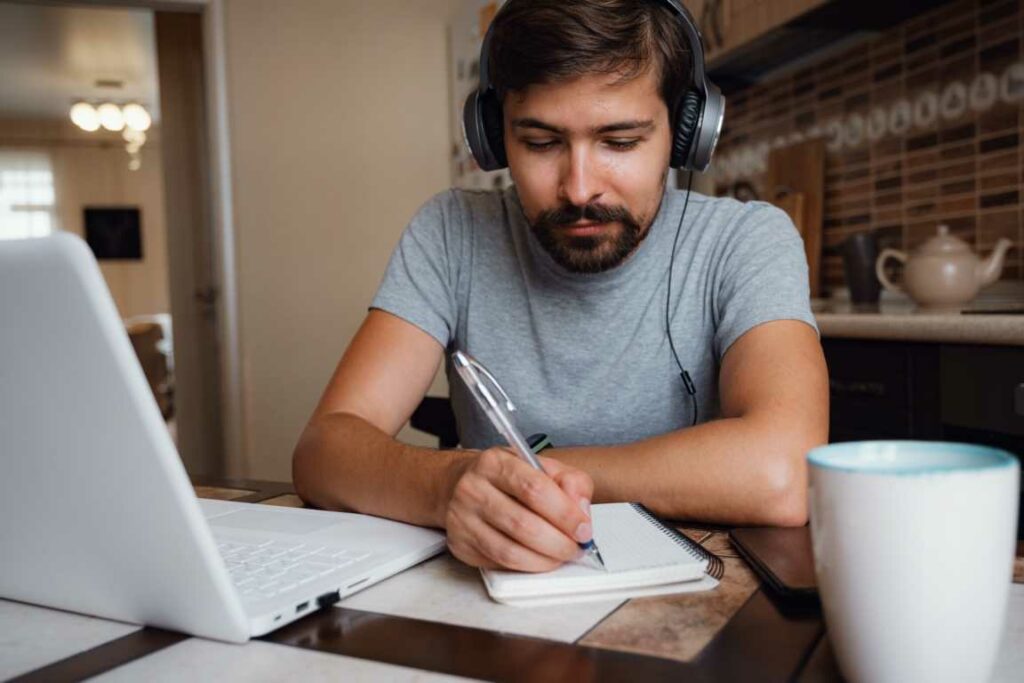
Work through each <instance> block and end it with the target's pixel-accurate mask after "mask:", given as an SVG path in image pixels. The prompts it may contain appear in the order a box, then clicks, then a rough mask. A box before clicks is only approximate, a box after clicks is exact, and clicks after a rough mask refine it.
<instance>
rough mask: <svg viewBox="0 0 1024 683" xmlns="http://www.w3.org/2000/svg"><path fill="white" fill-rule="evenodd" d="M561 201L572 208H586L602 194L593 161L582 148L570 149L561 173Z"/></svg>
mask: <svg viewBox="0 0 1024 683" xmlns="http://www.w3.org/2000/svg"><path fill="white" fill-rule="evenodd" d="M561 185H562V186H561V188H560V190H561V195H562V199H564V200H565V201H567V202H568V203H570V204H573V205H574V206H586V205H587V204H589V203H591V202H593V201H595V200H596V199H597V198H598V197H600V196H601V194H602V189H601V187H600V176H599V174H598V172H597V169H596V168H595V167H594V159H593V158H592V157H591V155H590V153H589V151H588V150H587V149H586V148H585V147H582V146H577V147H574V148H572V149H570V151H569V154H568V157H567V159H566V161H565V167H564V168H563V171H562V182H561Z"/></svg>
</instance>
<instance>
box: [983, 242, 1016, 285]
mask: <svg viewBox="0 0 1024 683" xmlns="http://www.w3.org/2000/svg"><path fill="white" fill-rule="evenodd" d="M1011 246H1013V242H1011V241H1010V240H1008V239H1006V238H1005V237H1004V238H1002V239H1000V240H999V241H998V242H996V248H995V249H994V250H993V251H992V253H991V254H989V257H988V258H987V259H985V260H984V261H981V262H980V263H978V266H977V271H976V272H977V276H978V284H979V285H980V286H981V287H988V286H989V285H990V284H992V283H993V282H995V281H996V280H998V279H999V275H1000V274H1001V273H1002V272H1003V261H1005V259H1006V252H1007V251H1009V249H1010V247H1011Z"/></svg>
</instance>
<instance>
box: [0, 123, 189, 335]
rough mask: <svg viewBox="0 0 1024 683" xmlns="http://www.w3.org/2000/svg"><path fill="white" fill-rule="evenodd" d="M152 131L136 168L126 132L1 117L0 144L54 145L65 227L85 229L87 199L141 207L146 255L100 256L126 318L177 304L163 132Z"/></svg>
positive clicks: (41, 147)
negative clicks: (170, 269)
mask: <svg viewBox="0 0 1024 683" xmlns="http://www.w3.org/2000/svg"><path fill="white" fill-rule="evenodd" d="M147 136H148V138H149V139H148V140H147V142H146V144H145V146H144V147H143V148H142V167H141V168H140V169H139V170H138V171H129V170H128V155H127V154H126V153H125V151H124V142H123V141H121V139H120V136H119V135H118V134H111V133H105V132H99V131H97V132H96V133H85V132H83V131H80V130H78V129H77V128H75V127H74V126H72V125H71V124H69V123H68V124H66V123H64V122H62V121H24V120H17V121H16V120H3V121H0V147H10V148H15V149H38V150H43V151H46V152H48V153H49V155H50V159H51V164H52V166H53V173H54V185H55V189H56V199H57V218H58V224H59V225H60V226H61V228H62V229H63V230H67V231H68V232H72V233H75V234H76V235H79V236H84V233H85V226H84V224H83V220H84V219H83V213H82V209H83V207H85V206H103V205H107V206H110V205H121V206H138V207H139V208H140V210H141V214H142V254H143V259H142V260H141V261H124V262H118V261H102V262H101V263H100V270H101V271H102V272H103V277H104V278H105V279H106V282H107V286H108V287H109V288H110V291H111V294H112V295H113V297H114V301H115V302H116V303H117V308H118V312H119V313H120V314H121V317H123V318H130V317H132V316H136V315H149V314H153V313H169V312H170V295H169V287H168V275H167V232H166V228H165V221H164V188H163V176H162V159H161V155H160V143H159V139H158V138H159V133H158V132H157V131H156V130H155V129H153V130H151V131H150V132H148V133H147Z"/></svg>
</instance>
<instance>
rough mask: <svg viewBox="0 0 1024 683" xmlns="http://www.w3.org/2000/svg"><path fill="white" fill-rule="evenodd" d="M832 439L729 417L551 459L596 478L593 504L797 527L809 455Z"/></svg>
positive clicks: (819, 431) (802, 510)
mask: <svg viewBox="0 0 1024 683" xmlns="http://www.w3.org/2000/svg"><path fill="white" fill-rule="evenodd" d="M826 438H827V431H825V430H824V428H819V429H814V428H808V429H803V430H789V431H786V430H783V429H781V428H778V427H775V426H772V425H770V424H768V423H766V422H756V421H753V420H749V419H747V418H730V419H723V420H717V421H714V422H708V423H705V424H702V425H699V426H697V427H692V428H690V429H686V430H682V431H677V432H672V433H670V434H664V435H661V436H657V437H654V438H651V439H646V440H644V441H640V442H636V443H632V444H626V445H622V446H611V447H599V448H564V449H555V450H553V451H548V452H549V453H550V454H551V456H552V457H556V458H558V459H560V460H562V461H563V462H566V463H568V464H570V465H573V466H575V467H578V468H580V469H582V470H584V471H586V472H587V473H589V474H590V476H591V477H593V479H594V501H595V502H602V501H604V502H609V501H638V502H642V503H644V504H645V505H647V506H648V507H650V508H651V509H652V510H654V511H655V512H656V513H658V514H660V515H663V516H666V517H670V518H674V519H698V520H702V521H708V522H718V523H723V524H769V525H799V524H803V523H804V521H805V520H806V516H807V510H806V485H807V470H806V464H805V462H804V457H803V456H804V454H805V453H806V451H807V450H808V449H809V448H812V447H813V446H815V445H818V444H819V443H823V442H824V441H825V440H826Z"/></svg>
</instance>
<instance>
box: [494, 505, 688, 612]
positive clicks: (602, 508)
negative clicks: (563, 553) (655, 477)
mask: <svg viewBox="0 0 1024 683" xmlns="http://www.w3.org/2000/svg"><path fill="white" fill-rule="evenodd" d="M591 515H592V517H593V524H594V539H595V541H596V542H597V545H598V548H599V549H600V551H601V556H602V557H603V558H604V561H605V566H606V568H607V571H605V570H603V569H598V568H594V567H592V566H591V565H590V564H587V563H585V561H584V562H569V563H567V564H564V565H562V566H561V567H559V568H558V569H555V570H554V571H550V572H544V573H540V574H528V573H522V572H513V571H498V570H483V576H484V581H485V583H486V584H487V587H488V591H489V592H490V593H491V596H492V597H495V598H499V599H500V598H501V597H508V598H511V597H513V596H520V597H523V596H527V595H542V594H551V593H559V592H562V593H564V592H587V591H599V590H616V589H622V588H629V587H636V586H644V585H647V586H650V585H657V584H661V583H667V582H670V581H688V580H693V579H697V578H700V576H702V575H703V569H704V564H705V563H704V560H702V559H699V558H697V557H694V556H693V555H691V554H690V553H689V552H688V551H687V550H685V549H684V548H683V547H681V546H680V545H678V544H677V542H676V540H675V539H673V538H672V537H670V536H667V535H666V534H665V533H664V532H663V531H662V530H661V529H660V528H658V527H657V526H655V525H654V524H653V523H652V522H651V521H650V520H648V519H647V518H646V517H644V516H643V515H642V514H640V513H639V512H638V511H637V510H636V509H634V508H633V506H632V505H630V504H629V503H606V504H602V505H594V506H593V507H592V508H591Z"/></svg>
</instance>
